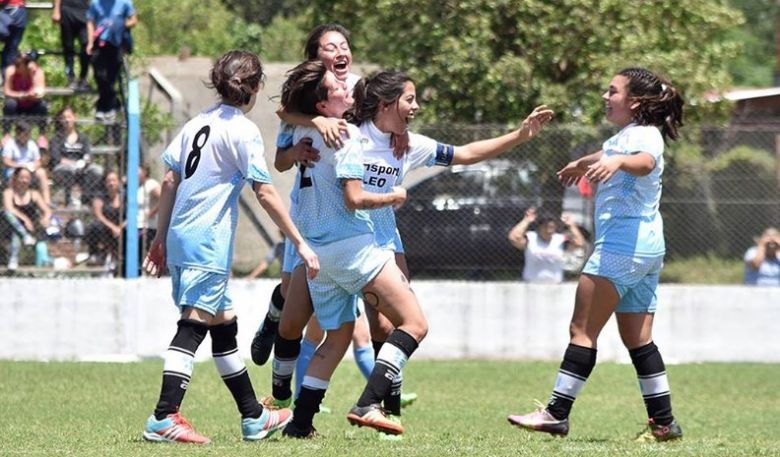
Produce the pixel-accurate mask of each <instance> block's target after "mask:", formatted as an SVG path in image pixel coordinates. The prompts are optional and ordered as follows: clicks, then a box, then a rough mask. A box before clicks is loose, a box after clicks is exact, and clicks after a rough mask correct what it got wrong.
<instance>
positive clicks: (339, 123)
mask: <svg viewBox="0 0 780 457" xmlns="http://www.w3.org/2000/svg"><path fill="white" fill-rule="evenodd" d="M312 122H313V123H314V125H315V126H316V127H317V131H318V132H320V135H322V139H323V140H325V144H326V145H327V146H328V147H329V148H333V149H341V147H342V146H344V140H343V139H342V135H345V136H347V137H349V129H348V128H347V121H346V120H345V119H336V118H331V117H322V116H318V117H315V118H314V119H312Z"/></svg>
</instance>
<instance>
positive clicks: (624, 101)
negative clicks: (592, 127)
mask: <svg viewBox="0 0 780 457" xmlns="http://www.w3.org/2000/svg"><path fill="white" fill-rule="evenodd" d="M628 82H629V80H628V78H627V77H625V76H622V75H616V76H615V77H614V78H612V81H611V82H610V83H609V89H607V91H606V92H604V95H602V96H601V98H602V99H604V102H605V103H606V118H607V121H609V122H611V123H612V124H615V125H617V126H618V127H625V126H627V125H628V124H630V123H631V122H633V120H634V113H633V110H634V109H636V108H637V107H638V106H639V102H637V101H636V100H635V99H634V98H633V97H631V96H630V95H629V93H628Z"/></svg>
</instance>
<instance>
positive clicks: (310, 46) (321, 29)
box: [303, 24, 352, 60]
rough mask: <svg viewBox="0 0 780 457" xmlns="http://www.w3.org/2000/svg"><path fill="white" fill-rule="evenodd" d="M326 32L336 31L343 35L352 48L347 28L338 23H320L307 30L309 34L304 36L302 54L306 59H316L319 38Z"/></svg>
mask: <svg viewBox="0 0 780 457" xmlns="http://www.w3.org/2000/svg"><path fill="white" fill-rule="evenodd" d="M328 32H338V33H340V34H342V35H343V36H344V38H346V40H347V44H348V45H349V47H350V48H352V43H351V42H350V41H349V30H347V29H346V28H344V26H342V25H340V24H322V25H318V26H317V27H314V29H313V30H312V31H311V32H309V36H308V37H307V38H306V45H305V46H304V48H303V53H304V56H305V57H306V59H307V60H315V59H317V50H318V49H319V48H320V38H322V35H325V34H326V33H328Z"/></svg>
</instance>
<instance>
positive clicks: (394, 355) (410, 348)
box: [357, 329, 417, 406]
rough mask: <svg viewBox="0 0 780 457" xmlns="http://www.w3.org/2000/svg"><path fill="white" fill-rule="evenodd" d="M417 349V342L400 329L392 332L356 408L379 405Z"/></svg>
mask: <svg viewBox="0 0 780 457" xmlns="http://www.w3.org/2000/svg"><path fill="white" fill-rule="evenodd" d="M415 349H417V340H415V339H414V337H412V336H411V335H409V334H408V333H406V332H404V331H403V330H400V329H395V330H393V333H391V334H390V336H389V337H388V338H387V341H385V344H384V345H383V346H382V349H381V351H380V353H379V356H377V359H376V364H375V365H374V370H373V371H372V372H371V376H370V377H369V378H368V383H367V384H366V388H365V389H364V390H363V393H362V394H361V395H360V399H358V402H357V405H358V406H368V405H371V404H379V403H381V402H382V400H384V399H385V397H386V396H387V394H388V393H389V392H390V389H391V386H392V383H393V379H394V378H395V377H396V376H397V375H398V373H400V372H401V369H402V368H403V367H404V365H406V361H407V360H408V359H409V357H411V355H412V354H413V353H414V351H415Z"/></svg>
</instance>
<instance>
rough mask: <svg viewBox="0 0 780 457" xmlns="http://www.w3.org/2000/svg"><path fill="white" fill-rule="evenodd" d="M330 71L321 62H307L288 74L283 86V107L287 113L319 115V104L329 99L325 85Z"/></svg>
mask: <svg viewBox="0 0 780 457" xmlns="http://www.w3.org/2000/svg"><path fill="white" fill-rule="evenodd" d="M327 71H328V69H327V68H325V64H323V63H322V62H320V61H319V60H307V61H306V62H303V63H301V64H299V65H298V66H296V67H295V68H293V69H292V70H290V71H288V72H287V79H286V80H285V81H284V84H282V106H283V107H284V109H285V111H288V112H296V113H301V114H309V115H315V116H316V115H317V114H319V113H318V112H317V103H318V102H321V101H323V100H327V99H328V89H327V88H326V87H325V85H324V84H323V83H324V81H325V73H327Z"/></svg>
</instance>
